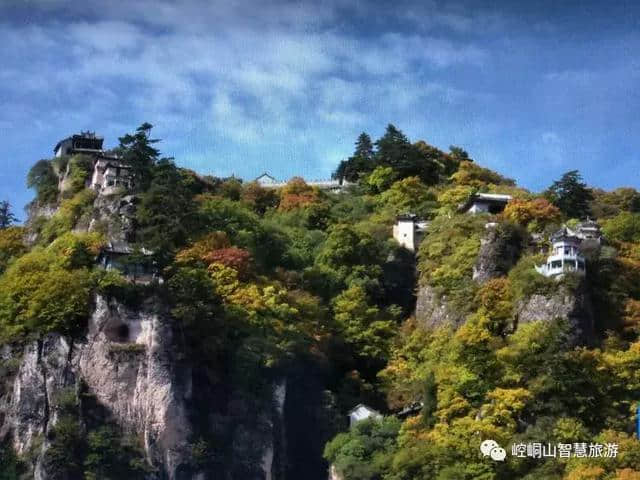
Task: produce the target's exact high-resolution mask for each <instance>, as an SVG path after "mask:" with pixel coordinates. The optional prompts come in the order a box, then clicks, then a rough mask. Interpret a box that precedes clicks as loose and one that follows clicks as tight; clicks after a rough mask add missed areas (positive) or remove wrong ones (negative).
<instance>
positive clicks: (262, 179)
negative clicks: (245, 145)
mask: <svg viewBox="0 0 640 480" xmlns="http://www.w3.org/2000/svg"><path fill="white" fill-rule="evenodd" d="M254 181H255V182H258V184H260V186H261V187H263V188H282V187H284V186H285V185H286V184H287V182H284V181H281V180H277V179H276V178H275V177H274V176H272V175H270V174H268V173H267V172H264V173H263V174H262V175H260V176H259V177H257V178H256V179H255V180H254ZM305 183H306V184H307V185H309V186H312V187H318V188H319V189H320V190H325V191H328V192H332V193H339V192H341V191H342V190H344V189H345V188H346V187H348V186H349V185H351V183H349V182H344V181H343V182H341V181H340V180H309V181H307V180H305Z"/></svg>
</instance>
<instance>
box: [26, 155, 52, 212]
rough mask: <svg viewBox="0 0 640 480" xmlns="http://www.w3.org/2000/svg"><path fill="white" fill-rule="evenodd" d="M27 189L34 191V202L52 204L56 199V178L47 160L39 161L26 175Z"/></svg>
mask: <svg viewBox="0 0 640 480" xmlns="http://www.w3.org/2000/svg"><path fill="white" fill-rule="evenodd" d="M27 187H29V188H33V189H35V191H36V201H37V202H39V203H41V204H47V203H54V202H55V201H56V200H57V198H58V176H57V175H56V173H55V172H54V170H53V165H51V162H50V161H49V160H39V161H38V162H36V164H35V165H34V166H33V167H31V170H29V173H28V174H27Z"/></svg>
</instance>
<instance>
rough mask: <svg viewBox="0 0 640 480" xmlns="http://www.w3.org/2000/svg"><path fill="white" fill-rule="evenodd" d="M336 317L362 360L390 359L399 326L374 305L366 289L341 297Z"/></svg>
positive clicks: (349, 291)
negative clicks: (396, 328) (393, 338)
mask: <svg viewBox="0 0 640 480" xmlns="http://www.w3.org/2000/svg"><path fill="white" fill-rule="evenodd" d="M333 313H334V318H335V321H336V323H337V325H338V327H339V328H340V331H341V333H342V335H343V336H344V339H345V340H346V342H347V343H348V344H350V345H351V346H353V348H354V349H355V351H356V354H357V355H358V356H360V357H362V358H364V359H368V360H369V361H378V362H379V361H381V360H383V359H385V358H387V356H388V352H389V342H390V339H391V337H392V336H393V333H394V331H395V328H394V327H395V325H394V323H393V321H391V320H389V319H388V318H385V315H384V314H383V312H381V311H380V309H379V308H378V307H377V306H375V305H374V304H373V303H372V302H371V300H370V299H369V297H368V295H367V292H366V291H365V290H364V288H362V287H360V286H352V287H350V288H348V289H347V290H345V291H344V292H342V293H341V294H340V295H338V296H337V297H336V298H335V299H334V301H333Z"/></svg>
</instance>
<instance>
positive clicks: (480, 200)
mask: <svg viewBox="0 0 640 480" xmlns="http://www.w3.org/2000/svg"><path fill="white" fill-rule="evenodd" d="M510 201H511V195H503V194H498V193H476V194H474V195H472V196H471V197H469V200H467V201H466V202H465V203H464V204H463V205H462V206H461V207H460V211H461V212H464V213H471V214H475V213H491V214H498V213H501V212H502V211H503V210H504V208H505V207H506V206H507V203H509V202H510Z"/></svg>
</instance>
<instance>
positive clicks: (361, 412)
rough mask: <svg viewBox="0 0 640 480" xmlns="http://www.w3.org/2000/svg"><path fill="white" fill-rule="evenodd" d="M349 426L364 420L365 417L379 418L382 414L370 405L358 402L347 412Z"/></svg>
mask: <svg viewBox="0 0 640 480" xmlns="http://www.w3.org/2000/svg"><path fill="white" fill-rule="evenodd" d="M348 416H349V426H350V427H353V426H354V425H355V424H356V423H358V422H361V421H362V420H366V419H367V418H374V419H381V418H382V414H381V413H380V412H378V411H377V410H374V409H373V408H371V407H367V406H366V405H364V404H363V403H359V404H358V405H356V406H355V407H353V408H352V409H351V410H349V413H348Z"/></svg>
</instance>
